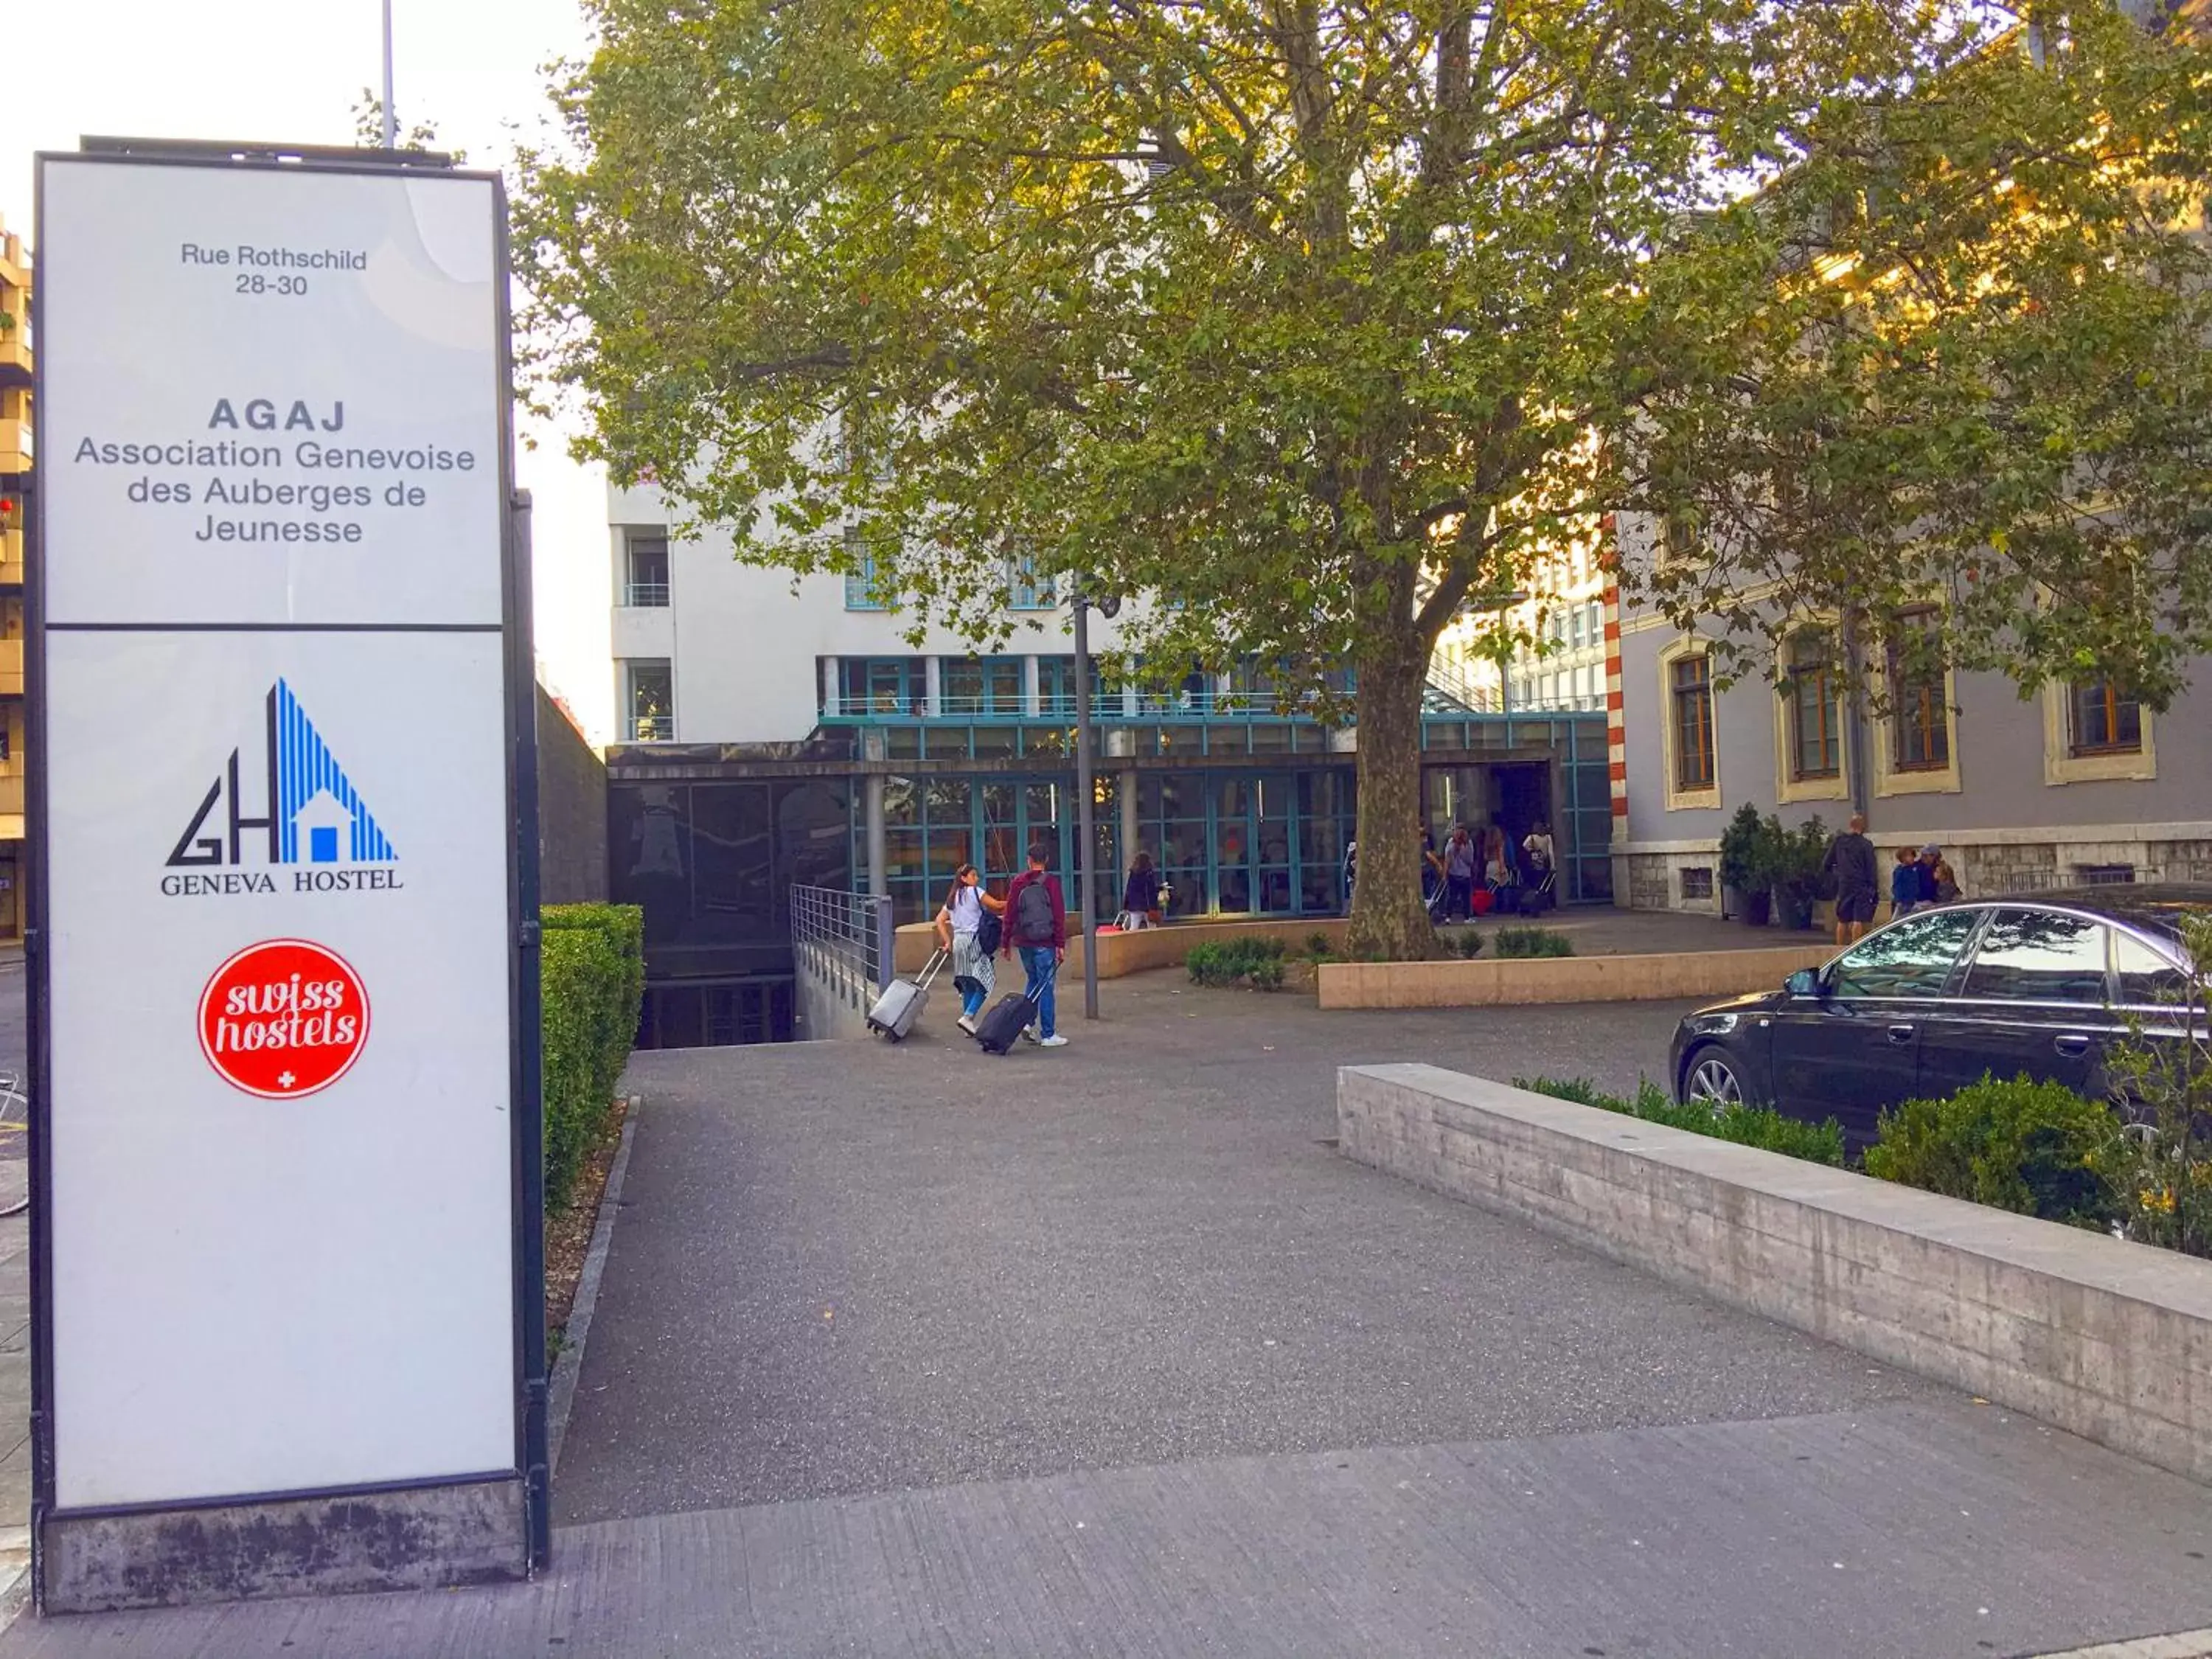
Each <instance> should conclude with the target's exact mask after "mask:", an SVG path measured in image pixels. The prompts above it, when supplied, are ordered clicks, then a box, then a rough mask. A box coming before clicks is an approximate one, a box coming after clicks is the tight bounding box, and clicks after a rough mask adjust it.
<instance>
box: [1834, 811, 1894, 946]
mask: <svg viewBox="0 0 2212 1659" xmlns="http://www.w3.org/2000/svg"><path fill="white" fill-rule="evenodd" d="M1866 827H1867V821H1866V814H1865V813H1863V812H1854V813H1852V814H1851V821H1850V828H1848V829H1844V831H1842V832H1841V833H1840V834H1839V835H1838V836H1837V837H1836V838H1835V839H1834V840H1833V841H1832V842H1829V843H1828V855H1827V856H1826V858H1824V859H1822V860H1820V874H1821V876H1822V877H1823V878H1826V880H1829V881H1832V882H1833V883H1834V884H1835V888H1836V943H1837V944H1838V945H1849V944H1851V943H1852V942H1853V941H1855V940H1856V939H1858V938H1859V937H1860V936H1861V935H1862V934H1863V933H1865V932H1866V930H1867V923H1869V922H1870V921H1873V920H1874V907H1875V902H1876V896H1877V895H1876V890H1875V879H1876V878H1875V872H1876V871H1877V870H1878V869H1879V868H1880V867H1881V866H1880V864H1879V862H1878V860H1876V859H1875V850H1874V843H1873V842H1870V841H1869V840H1868V839H1867V835H1866Z"/></svg>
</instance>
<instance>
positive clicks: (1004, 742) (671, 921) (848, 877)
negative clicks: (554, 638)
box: [608, 656, 1612, 1046]
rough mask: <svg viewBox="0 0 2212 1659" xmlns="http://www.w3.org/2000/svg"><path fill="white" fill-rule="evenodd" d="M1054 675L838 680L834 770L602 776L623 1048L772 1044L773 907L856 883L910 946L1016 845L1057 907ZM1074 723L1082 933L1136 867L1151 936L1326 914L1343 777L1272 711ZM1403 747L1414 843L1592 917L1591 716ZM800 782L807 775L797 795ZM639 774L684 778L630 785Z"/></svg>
mask: <svg viewBox="0 0 2212 1659" xmlns="http://www.w3.org/2000/svg"><path fill="white" fill-rule="evenodd" d="M1072 667H1073V665H1072V662H1071V661H1070V660H1069V659H1066V658H1064V657H1062V658H1055V657H1049V656H1048V657H1041V658H1038V659H1036V660H1035V663H1034V666H1032V665H1031V664H1030V663H1029V662H1025V661H1024V659H1023V658H1020V657H1016V656H999V657H948V656H939V657H935V658H931V657H923V656H884V657H865V658H860V657H856V658H841V659H836V663H835V668H834V671H833V672H832V673H831V674H830V675H829V684H830V686H831V687H832V688H833V689H834V691H835V694H836V695H835V705H834V708H829V707H825V708H824V711H823V731H822V732H819V733H817V745H818V744H820V743H821V740H823V739H827V738H842V746H838V745H829V746H816V747H815V750H814V752H813V753H812V754H811V755H809V756H803V757H802V756H795V755H780V756H760V757H743V758H740V757H738V756H736V755H735V754H733V753H732V752H731V751H727V750H717V749H716V748H715V747H714V746H713V745H702V746H701V750H700V752H698V753H696V754H695V753H691V752H688V751H686V750H680V749H679V750H662V751H659V754H658V755H657V756H654V757H651V758H647V756H646V754H645V752H644V751H637V752H636V754H635V758H634V759H632V760H631V761H629V763H627V764H618V765H617V772H616V775H615V776H614V777H612V778H611V780H610V782H609V787H608V818H609V848H608V851H609V864H610V872H611V890H612V891H611V896H612V897H613V898H614V899H615V900H616V901H617V902H624V903H634V904H638V905H640V906H641V907H642V908H643V909H644V911H645V916H646V969H647V1009H646V1018H645V1024H644V1030H643V1033H642V1036H641V1042H645V1043H647V1045H648V1046H650V1045H653V1044H664V1045H678V1044H685V1045H688V1044H694V1043H717V1042H756V1041H763V1040H780V1039H783V1038H787V1037H788V1036H790V1035H791V1018H792V1012H793V1000H792V978H791V975H792V964H791V945H790V916H789V902H790V890H791V889H792V888H793V886H794V885H801V884H804V885H810V886H822V887H830V888H842V889H847V890H863V891H865V890H869V889H870V888H871V887H872V885H873V884H874V883H875V881H876V880H877V879H878V878H879V879H880V882H881V884H882V889H883V890H884V891H885V892H887V893H888V894H889V895H890V898H891V899H892V902H893V911H894V915H895V916H896V920H897V921H899V922H900V923H901V924H906V923H911V922H917V921H926V920H927V919H928V918H929V917H930V916H932V915H934V914H935V912H936V909H937V907H938V905H939V903H940V902H942V900H943V898H944V896H945V891H946V890H947V889H948V888H949V887H950V886H951V881H952V872H954V871H955V870H957V869H958V868H959V867H960V866H961V865H963V864H965V863H974V864H975V865H977V866H980V867H981V869H982V870H983V872H985V875H986V877H987V878H988V879H990V880H991V881H992V882H993V883H994V884H999V885H1000V890H1003V884H1004V882H1005V881H1006V879H1007V878H1010V877H1011V876H1012V875H1013V874H1014V873H1015V872H1018V870H1020V869H1021V868H1022V867H1023V866H1024V864H1025V862H1026V857H1027V851H1028V848H1030V845H1031V844H1032V843H1033V842H1040V841H1041V842H1043V843H1044V844H1045V845H1046V846H1047V847H1048V848H1049V849H1050V857H1051V864H1052V867H1053V869H1054V872H1056V873H1057V874H1058V875H1059V876H1060V878H1061V880H1062V882H1063V883H1064V884H1066V888H1067V891H1068V896H1069V898H1070V899H1071V900H1074V899H1076V897H1077V893H1076V882H1075V871H1076V867H1077V864H1078V860H1077V857H1076V853H1077V848H1076V837H1077V835H1078V833H1079V831H1078V822H1079V819H1078V813H1077V811H1076V802H1075V799H1074V786H1075V733H1074V727H1073V713H1074V709H1073V686H1072V683H1071V682H1072V679H1073V674H1072ZM1032 676H1033V678H1032ZM1346 690H1349V687H1348V685H1347V686H1346ZM1032 699H1033V700H1032ZM824 701H825V704H826V703H827V702H829V700H828V699H826V698H825V700H824ZM1093 708H1094V710H1095V713H1096V715H1097V738H1098V759H1097V771H1098V776H1097V785H1096V793H1095V794H1094V797H1093V801H1092V807H1093V819H1094V823H1095V824H1096V827H1097V845H1096V847H1095V848H1093V849H1092V855H1093V866H1092V867H1093V869H1094V871H1095V872H1097V888H1096V891H1095V893H1094V895H1093V902H1094V908H1095V911H1096V913H1097V920H1099V921H1107V920H1109V919H1110V918H1111V917H1112V916H1113V915H1114V913H1115V911H1116V910H1118V909H1119V908H1120V907H1121V889H1122V882H1123V878H1124V876H1125V874H1126V872H1127V867H1128V864H1129V862H1130V860H1131V859H1132V858H1133V855H1134V854H1135V853H1136V852H1138V851H1139V849H1141V850H1143V851H1145V852H1147V853H1149V854H1152V859H1153V860H1154V862H1155V863H1156V865H1157V866H1158V868H1159V870H1160V872H1161V873H1162V875H1163V876H1164V878H1165V881H1166V884H1167V888H1168V894H1169V897H1168V902H1167V912H1168V917H1169V920H1170V921H1176V920H1182V919H1188V918H1194V917H1201V916H1256V917H1283V918H1292V917H1302V916H1324V915H1341V914H1342V913H1343V910H1344V908H1345V904H1346V891H1345V885H1344V859H1345V851H1346V848H1347V847H1348V846H1349V845H1350V843H1351V842H1352V837H1353V836H1354V834H1355V833H1356V829H1357V816H1358V815H1357V810H1356V809H1357V788H1356V775H1357V763H1356V761H1355V759H1354V757H1352V755H1351V754H1350V753H1348V752H1345V751H1343V750H1341V749H1340V748H1337V747H1334V746H1333V735H1334V734H1333V733H1332V732H1330V731H1329V730H1328V729H1327V728H1325V727H1324V726H1322V725H1320V724H1319V723H1318V722H1317V721H1316V720H1312V719H1310V718H1304V717H1301V716H1300V715H1299V714H1297V713H1296V712H1295V711H1293V710H1291V709H1288V708H1284V707H1282V706H1281V705H1280V704H1279V701H1278V696H1277V689H1276V687H1275V686H1274V685H1273V684H1272V682H1271V680H1270V678H1268V676H1267V674H1265V673H1264V672H1262V671H1259V670H1258V669H1257V668H1256V667H1248V668H1247V669H1246V670H1244V671H1240V672H1236V673H1232V674H1230V675H1227V676H1221V677H1216V676H1212V675H1208V674H1206V673H1204V672H1200V671H1196V670H1194V671H1192V673H1191V674H1190V675H1189V676H1188V678H1186V679H1185V680H1184V681H1183V682H1182V684H1180V685H1178V686H1176V687H1175V688H1172V689H1170V690H1168V691H1166V692H1150V691H1144V692H1139V693H1135V694H1130V693H1127V692H1125V690H1123V689H1122V688H1121V687H1118V686H1116V687H1109V686H1105V685H1103V684H1102V685H1101V686H1100V687H1099V689H1098V691H1097V694H1096V697H1095V700H1094V703H1093ZM1030 709H1034V710H1035V711H1036V712H1034V713H1030V712H1028V710H1030ZM1422 747H1423V750H1424V757H1423V765H1422V772H1423V791H1422V801H1423V807H1424V812H1425V818H1426V821H1427V823H1428V826H1429V828H1430V829H1431V831H1432V832H1433V833H1434V834H1436V835H1437V837H1438V839H1439V840H1441V839H1442V838H1443V836H1445V835H1446V834H1447V833H1449V829H1450V828H1451V826H1452V825H1453V824H1455V823H1468V824H1470V825H1471V826H1482V827H1488V826H1491V825H1495V826H1496V827H1498V829H1502V830H1504V832H1505V833H1506V835H1507V836H1508V837H1509V839H1510V841H1511V842H1512V843H1513V844H1514V845H1515V846H1516V847H1517V846H1518V845H1519V844H1520V842H1521V841H1522V838H1523V837H1524V836H1527V834H1528V832H1529V831H1530V830H1531V829H1534V828H1535V826H1536V824H1537V823H1539V822H1540V821H1541V822H1544V823H1548V824H1549V826H1550V828H1551V830H1552V832H1553V837H1554V840H1555V843H1556V845H1557V848H1558V852H1559V898H1560V899H1561V900H1562V901H1563V902H1577V901H1590V900H1601V899H1604V898H1607V897H1609V896H1610V891H1611V888H1610V876H1611V866H1610V863H1609V861H1608V857H1607V851H1608V840H1609V837H1610V835H1611V832H1612V819H1611V791H1610V785H1609V783H1608V781H1607V766H1606V758H1605V756H1606V746H1605V717H1604V715H1603V714H1601V713H1598V712H1573V711H1567V710H1560V711H1556V712H1549V711H1547V712H1541V713H1535V712H1532V713H1530V714H1475V713H1467V712H1464V711H1462V712H1458V713H1451V714H1431V715H1430V716H1428V717H1427V718H1425V720H1424V723H1423V727H1422ZM833 748H834V749H836V757H835V758H834V759H833V758H832V752H831V751H832V749H833ZM862 757H870V758H871V759H872V762H873V765H872V767H869V766H866V765H864V763H863V760H862ZM824 763H829V769H830V770H831V775H809V774H811V773H812V772H814V771H817V770H821V769H823V767H824ZM659 770H665V771H666V772H669V773H690V774H691V775H689V776H682V775H677V776H669V777H666V778H655V777H653V776H652V775H651V774H652V773H653V772H655V771H659ZM717 770H726V771H728V772H732V773H738V774H742V775H734V776H715V775H712V774H714V772H715V771H717ZM641 774H642V775H641ZM701 774H706V775H701ZM871 775H879V776H881V778H882V791H883V817H884V823H883V851H884V867H883V869H882V870H881V871H880V872H872V871H871V870H870V869H869V867H868V862H869V847H868V842H869V836H868V823H867V819H868V811H867V802H868V797H869V790H870V778H871ZM1125 793H1126V795H1127V799H1124V796H1125Z"/></svg>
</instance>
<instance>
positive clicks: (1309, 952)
mask: <svg viewBox="0 0 2212 1659" xmlns="http://www.w3.org/2000/svg"><path fill="white" fill-rule="evenodd" d="M1306 957H1307V958H1308V959H1309V960H1310V961H1312V962H1316V963H1322V962H1333V961H1334V960H1335V959H1336V947H1335V946H1334V945H1331V944H1330V943H1329V942H1328V934H1327V933H1309V934H1307V935H1306Z"/></svg>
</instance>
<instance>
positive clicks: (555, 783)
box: [538, 685, 607, 904]
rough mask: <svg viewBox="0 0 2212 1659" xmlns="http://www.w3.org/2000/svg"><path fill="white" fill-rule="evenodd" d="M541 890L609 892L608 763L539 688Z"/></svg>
mask: <svg viewBox="0 0 2212 1659" xmlns="http://www.w3.org/2000/svg"><path fill="white" fill-rule="evenodd" d="M606 896H607V767H606V763H605V761H603V760H601V759H600V758H599V751H598V750H595V749H593V748H592V745H591V744H588V743H586V741H585V740H584V734H583V733H582V732H579V731H578V730H577V729H576V726H575V723H574V721H572V720H570V719H569V718H568V712H567V711H566V710H565V709H563V708H562V707H561V705H560V704H559V703H557V702H554V701H553V699H552V698H551V697H550V696H546V695H545V688H544V686H542V685H541V686H539V687H538V898H539V900H540V901H541V902H544V903H546V904H592V903H601V902H605V899H606Z"/></svg>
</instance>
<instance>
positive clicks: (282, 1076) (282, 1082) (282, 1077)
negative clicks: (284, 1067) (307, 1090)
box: [276, 1072, 295, 1089]
mask: <svg viewBox="0 0 2212 1659" xmlns="http://www.w3.org/2000/svg"><path fill="white" fill-rule="evenodd" d="M294 1081H295V1079H294V1078H293V1076H292V1074H291V1073H289V1072H279V1073H276V1086H277V1087H278V1088H280V1089H289V1088H290V1087H291V1086H292V1085H293V1082H294Z"/></svg>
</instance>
